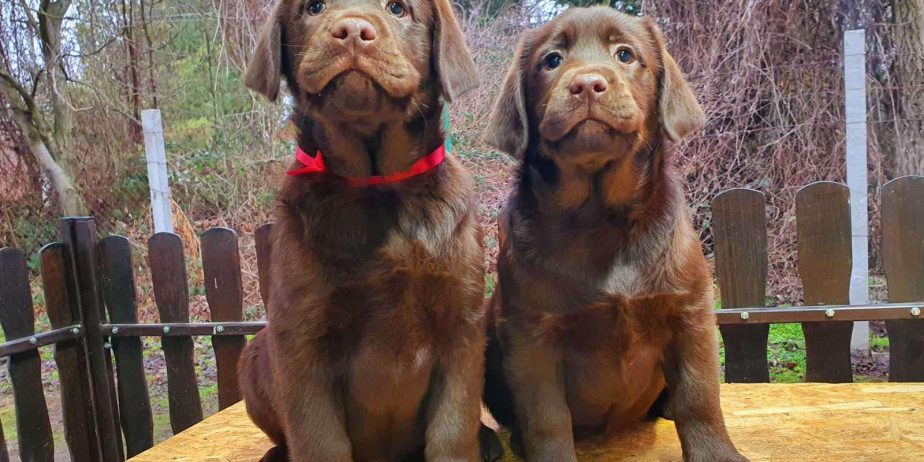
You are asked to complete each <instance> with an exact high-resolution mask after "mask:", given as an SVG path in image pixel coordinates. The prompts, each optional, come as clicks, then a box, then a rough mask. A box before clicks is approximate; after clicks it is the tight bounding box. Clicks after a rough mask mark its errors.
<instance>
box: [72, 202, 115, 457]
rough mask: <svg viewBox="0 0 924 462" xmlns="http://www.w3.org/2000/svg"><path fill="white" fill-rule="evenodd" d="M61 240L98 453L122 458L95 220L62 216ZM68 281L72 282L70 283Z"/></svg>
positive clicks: (103, 455) (101, 455)
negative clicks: (81, 336)
mask: <svg viewBox="0 0 924 462" xmlns="http://www.w3.org/2000/svg"><path fill="white" fill-rule="evenodd" d="M58 226H59V235H60V238H61V241H62V242H63V243H64V245H65V246H66V248H67V249H68V250H67V251H66V252H65V254H66V255H67V257H66V259H69V260H70V262H68V271H69V273H70V275H69V276H68V277H69V278H73V280H72V281H70V282H69V283H68V284H69V287H68V294H69V295H70V296H71V302H72V303H73V304H74V307H73V308H72V309H71V312H72V313H78V314H77V315H76V316H75V319H79V320H80V322H81V323H83V325H84V340H83V344H82V346H83V347H84V348H85V351H86V362H87V365H88V367H89V385H90V389H89V391H88V396H89V398H90V403H92V406H93V409H92V411H91V414H90V415H92V416H93V418H92V420H91V422H93V423H92V425H95V427H96V434H97V435H98V437H99V444H100V446H99V447H100V457H99V460H101V461H104V462H110V461H119V460H124V459H125V453H124V452H125V451H124V449H123V446H122V433H121V432H120V431H119V413H118V407H117V406H118V404H117V402H116V400H115V399H114V398H115V390H114V389H113V386H112V362H111V361H110V358H109V353H108V352H107V351H106V349H105V348H104V338H103V336H102V335H101V334H100V331H99V325H100V324H101V323H102V321H103V320H105V318H106V313H105V311H104V308H103V302H102V299H101V297H100V291H99V281H98V280H97V276H98V274H97V273H98V271H97V266H96V265H97V261H96V260H97V255H96V223H95V222H94V221H93V218H90V217H75V218H63V219H61V220H60V221H59V223H58ZM71 284H73V285H72V286H71Z"/></svg>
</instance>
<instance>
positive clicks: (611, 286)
mask: <svg viewBox="0 0 924 462" xmlns="http://www.w3.org/2000/svg"><path fill="white" fill-rule="evenodd" d="M641 278H642V272H641V270H640V269H639V267H638V266H637V265H635V264H633V263H629V264H615V265H613V267H612V268H610V272H609V274H608V275H607V277H606V282H605V285H604V290H605V291H606V293H607V294H608V295H619V296H623V297H626V298H632V297H634V296H636V295H637V294H638V293H639V292H640V291H641V289H642V281H641Z"/></svg>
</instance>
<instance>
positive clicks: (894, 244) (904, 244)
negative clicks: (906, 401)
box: [882, 176, 924, 382]
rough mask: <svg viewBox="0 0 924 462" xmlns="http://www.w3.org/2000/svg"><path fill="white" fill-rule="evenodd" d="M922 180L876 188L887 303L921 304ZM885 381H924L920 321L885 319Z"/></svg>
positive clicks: (923, 293)
mask: <svg viewBox="0 0 924 462" xmlns="http://www.w3.org/2000/svg"><path fill="white" fill-rule="evenodd" d="M922 198H924V177H921V176H906V177H902V178H898V179H895V180H892V181H890V182H888V183H886V184H885V185H884V186H883V187H882V260H883V265H884V266H885V272H886V281H887V283H888V287H889V301H890V302H905V301H919V300H924V200H922ZM886 330H887V331H888V334H889V380H891V381H893V382H921V381H924V319H908V320H896V321H886Z"/></svg>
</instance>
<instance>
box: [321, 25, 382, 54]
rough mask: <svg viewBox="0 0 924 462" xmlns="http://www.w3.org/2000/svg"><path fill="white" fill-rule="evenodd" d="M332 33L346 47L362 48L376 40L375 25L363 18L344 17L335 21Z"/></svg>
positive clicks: (350, 48) (351, 48) (352, 48)
mask: <svg viewBox="0 0 924 462" xmlns="http://www.w3.org/2000/svg"><path fill="white" fill-rule="evenodd" d="M330 33H331V35H332V36H333V37H334V39H336V42H337V43H339V44H340V45H341V46H343V47H344V48H347V49H349V50H360V49H363V48H365V47H367V46H369V45H371V44H372V43H373V42H375V37H376V35H377V33H376V30H375V26H373V25H372V23H370V22H369V21H366V20H365V19H362V18H355V17H352V18H343V19H341V20H339V21H337V22H335V23H334V25H333V26H332V27H331V31H330Z"/></svg>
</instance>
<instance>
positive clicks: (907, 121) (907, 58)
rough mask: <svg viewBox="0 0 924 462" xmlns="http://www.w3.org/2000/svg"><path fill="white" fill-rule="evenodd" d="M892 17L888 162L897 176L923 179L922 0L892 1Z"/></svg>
mask: <svg viewBox="0 0 924 462" xmlns="http://www.w3.org/2000/svg"><path fill="white" fill-rule="evenodd" d="M892 14H894V15H895V19H894V23H895V24H894V28H893V31H894V32H893V34H892V39H893V41H894V44H895V48H896V53H895V62H894V63H893V65H892V78H891V80H892V84H891V85H890V87H891V91H890V95H891V98H892V101H893V102H894V104H893V112H894V116H895V121H894V126H893V127H891V128H893V131H892V135H893V136H895V139H894V140H893V142H892V143H890V144H891V145H892V147H893V149H894V153H893V155H892V161H893V165H894V168H895V174H896V175H898V176H900V175H924V0H893V1H892Z"/></svg>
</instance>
